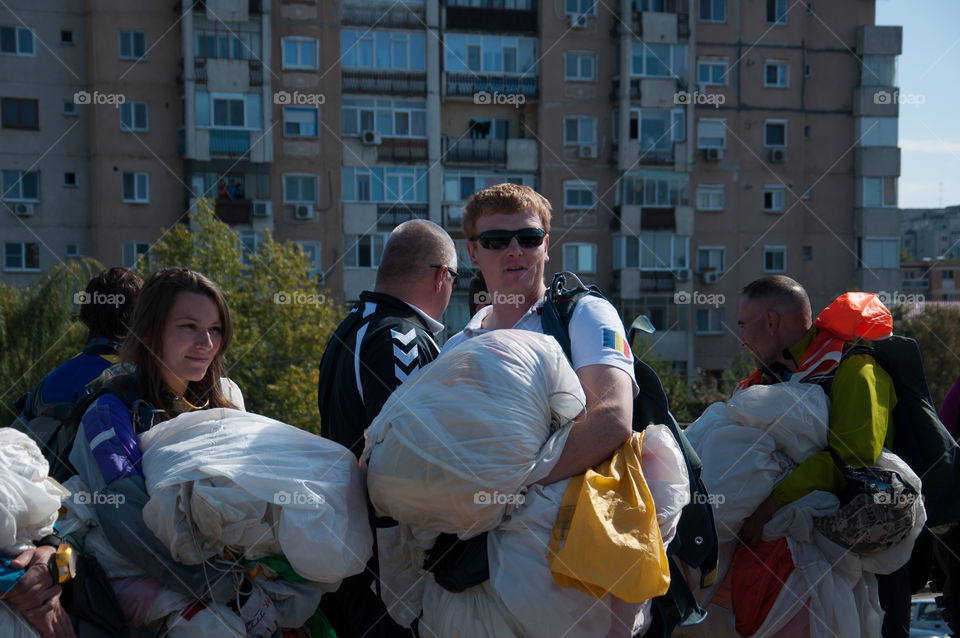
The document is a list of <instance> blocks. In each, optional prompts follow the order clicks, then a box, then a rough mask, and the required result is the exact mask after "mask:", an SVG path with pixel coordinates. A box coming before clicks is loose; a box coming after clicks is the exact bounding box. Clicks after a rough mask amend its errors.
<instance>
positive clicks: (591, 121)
mask: <svg viewBox="0 0 960 638" xmlns="http://www.w3.org/2000/svg"><path fill="white" fill-rule="evenodd" d="M571 120H572V121H576V122H577V139H576V140H570V139H569V138H568V137H567V122H568V121H571ZM584 123H587V124H588V126H587V128H588V129H592V135H593V139H592V140H588V141H584V140H582V139H581V138H582V135H583V129H584V126H583V125H584ZM596 144H597V118H596V117H593V116H590V115H567V116H565V117H564V118H563V145H564V146H595V145H596Z"/></svg>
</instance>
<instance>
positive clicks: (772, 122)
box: [763, 119, 789, 149]
mask: <svg viewBox="0 0 960 638" xmlns="http://www.w3.org/2000/svg"><path fill="white" fill-rule="evenodd" d="M780 125H782V126H783V144H771V143H770V142H769V140H768V138H767V134H768V132H769V131H768V130H767V127H768V126H780ZM788 133H789V130H788V120H782V119H768V120H764V121H763V147H764V148H777V149H785V148H787V134H788Z"/></svg>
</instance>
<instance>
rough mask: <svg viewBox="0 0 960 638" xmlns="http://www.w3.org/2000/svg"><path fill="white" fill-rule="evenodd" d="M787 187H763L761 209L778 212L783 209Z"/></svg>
mask: <svg viewBox="0 0 960 638" xmlns="http://www.w3.org/2000/svg"><path fill="white" fill-rule="evenodd" d="M786 195H787V189H786V187H785V186H770V185H768V186H764V187H763V210H764V211H766V212H780V211H782V210H783V206H784V201H785V199H786Z"/></svg>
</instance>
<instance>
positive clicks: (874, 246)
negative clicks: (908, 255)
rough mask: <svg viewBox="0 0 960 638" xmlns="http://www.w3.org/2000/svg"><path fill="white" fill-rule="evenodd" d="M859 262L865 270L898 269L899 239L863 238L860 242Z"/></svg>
mask: <svg viewBox="0 0 960 638" xmlns="http://www.w3.org/2000/svg"><path fill="white" fill-rule="evenodd" d="M860 260H861V261H862V262H863V266H864V267H865V268H899V267H900V238H899V237H864V238H862V239H861V240H860Z"/></svg>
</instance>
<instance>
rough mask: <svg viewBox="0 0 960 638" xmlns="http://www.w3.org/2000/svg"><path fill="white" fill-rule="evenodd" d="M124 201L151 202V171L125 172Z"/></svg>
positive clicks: (131, 202)
mask: <svg viewBox="0 0 960 638" xmlns="http://www.w3.org/2000/svg"><path fill="white" fill-rule="evenodd" d="M123 201H124V202H127V203H130V204H147V203H149V202H150V173H124V174H123Z"/></svg>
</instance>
